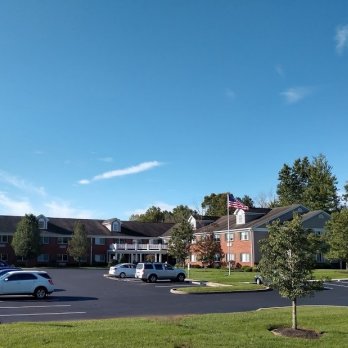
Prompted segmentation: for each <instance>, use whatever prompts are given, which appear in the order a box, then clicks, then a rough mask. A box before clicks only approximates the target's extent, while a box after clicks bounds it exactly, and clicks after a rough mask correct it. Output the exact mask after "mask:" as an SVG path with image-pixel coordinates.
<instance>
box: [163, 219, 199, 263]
mask: <svg viewBox="0 0 348 348" xmlns="http://www.w3.org/2000/svg"><path fill="white" fill-rule="evenodd" d="M192 239H193V229H192V225H191V224H190V223H189V222H188V221H187V220H183V221H182V222H180V223H179V224H177V225H176V226H175V227H174V228H173V231H172V234H171V237H170V240H169V244H168V254H169V255H171V256H173V257H175V258H176V260H177V262H178V263H179V264H182V265H185V260H186V259H187V257H188V256H189V255H190V247H191V243H192Z"/></svg>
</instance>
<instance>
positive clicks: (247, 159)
mask: <svg viewBox="0 0 348 348" xmlns="http://www.w3.org/2000/svg"><path fill="white" fill-rule="evenodd" d="M0 50H1V54H0V120H1V123H0V124H1V136H0V158H1V162H0V214H8V215H22V214H25V213H34V214H37V215H38V214H41V213H42V214H45V215H47V216H52V217H78V218H100V219H104V218H105V219H107V218H112V217H118V218H120V219H123V220H126V219H128V218H129V216H130V215H131V214H132V213H139V212H144V211H145V210H146V209H147V208H149V207H150V206H152V205H155V206H159V207H161V208H162V209H168V210H170V209H172V208H173V207H175V206H177V205H179V204H185V205H188V206H190V207H192V208H194V209H197V210H199V209H200V204H201V203H202V201H203V198H204V196H205V195H209V194H211V193H221V192H232V193H233V194H234V195H236V196H243V195H245V194H247V195H249V196H251V197H252V198H253V199H254V200H255V201H256V202H257V200H258V198H259V197H260V196H266V197H270V196H274V195H275V192H276V186H277V183H278V172H279V170H280V169H281V167H282V166H283V164H284V163H288V164H292V163H293V161H294V160H295V159H297V158H299V157H301V158H302V157H304V156H308V157H309V158H313V157H314V156H318V155H319V154H320V153H322V154H324V155H325V156H326V158H327V160H328V162H329V164H330V165H331V166H332V167H333V168H332V172H333V173H334V174H335V175H336V176H337V179H338V182H339V184H338V189H340V190H341V189H342V188H343V185H344V184H345V182H346V181H347V180H348V174H347V173H348V171H347V166H348V151H347V130H348V117H347V116H348V114H347V110H348V2H347V1H346V0H336V1H330V0H326V1H323V0H313V1H312V0H307V1H302V0H291V1H290V0H289V1H287V0H284V1H276V0H274V1H258V0H254V1H239V0H238V1H237V0H226V1H224V0H199V1H198V0H175V1H174V0H133V1H132V0H130V1H121V0H110V1H107V0H102V1H96V0H94V1H91V0H81V1H77V0H68V1H64V0H60V1H42V0H41V1H34V0H26V1H23V0H21V1H17V0H7V1H6V0H4V1H1V2H0Z"/></svg>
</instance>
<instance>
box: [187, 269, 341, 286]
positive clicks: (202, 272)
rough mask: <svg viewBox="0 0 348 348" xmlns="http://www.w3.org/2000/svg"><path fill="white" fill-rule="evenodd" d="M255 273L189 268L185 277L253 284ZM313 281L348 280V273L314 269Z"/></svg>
mask: <svg viewBox="0 0 348 348" xmlns="http://www.w3.org/2000/svg"><path fill="white" fill-rule="evenodd" d="M256 274H258V273H257V272H240V271H231V275H229V273H228V269H214V268H207V269H202V268H191V269H190V271H189V273H188V274H187V276H188V277H189V278H190V279H194V280H198V281H210V282H216V283H221V284H234V283H236V282H253V281H254V277H255V275H256ZM313 276H314V278H315V279H325V278H326V279H336V278H339V279H342V278H348V271H346V270H339V269H316V270H314V271H313Z"/></svg>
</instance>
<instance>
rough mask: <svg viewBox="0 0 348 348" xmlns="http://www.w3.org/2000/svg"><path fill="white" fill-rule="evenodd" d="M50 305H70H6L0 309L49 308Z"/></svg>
mask: <svg viewBox="0 0 348 348" xmlns="http://www.w3.org/2000/svg"><path fill="white" fill-rule="evenodd" d="M51 307H71V305H51V306H6V307H0V309H17V308H51Z"/></svg>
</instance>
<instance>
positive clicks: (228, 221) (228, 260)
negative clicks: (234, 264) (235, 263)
mask: <svg viewBox="0 0 348 348" xmlns="http://www.w3.org/2000/svg"><path fill="white" fill-rule="evenodd" d="M229 196H230V194H229V193H228V192H227V243H228V244H227V248H228V249H227V250H228V252H227V262H228V275H229V276H230V275H231V260H230V258H231V250H230V249H231V247H230V244H231V242H230V207H229V202H230V198H229Z"/></svg>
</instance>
